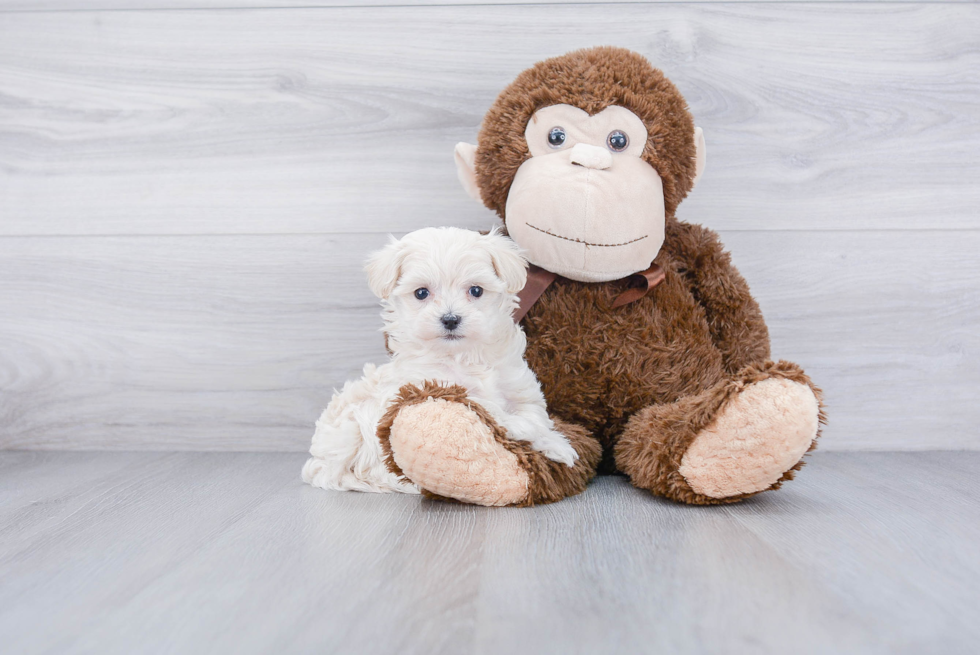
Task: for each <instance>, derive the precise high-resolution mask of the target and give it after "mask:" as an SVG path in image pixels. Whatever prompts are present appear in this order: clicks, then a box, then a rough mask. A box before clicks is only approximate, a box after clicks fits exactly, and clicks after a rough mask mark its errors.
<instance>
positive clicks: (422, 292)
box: [415, 287, 429, 300]
mask: <svg viewBox="0 0 980 655" xmlns="http://www.w3.org/2000/svg"><path fill="white" fill-rule="evenodd" d="M415 297H416V298H418V299H419V300H425V299H426V298H428V297H429V290H428V289H426V288H425V287H422V288H421V289H416V290H415Z"/></svg>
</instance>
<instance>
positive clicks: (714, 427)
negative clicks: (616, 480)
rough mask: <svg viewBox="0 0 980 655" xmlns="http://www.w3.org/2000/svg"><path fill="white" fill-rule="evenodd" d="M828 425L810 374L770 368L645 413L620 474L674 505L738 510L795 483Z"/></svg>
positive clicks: (632, 429) (626, 435)
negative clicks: (744, 503) (726, 505)
mask: <svg viewBox="0 0 980 655" xmlns="http://www.w3.org/2000/svg"><path fill="white" fill-rule="evenodd" d="M823 422H824V415H823V404H822V402H821V393H820V390H819V389H818V388H817V387H815V386H814V385H813V383H812V382H811V381H810V378H809V377H807V375H806V374H805V373H804V372H803V370H802V369H800V367H799V366H797V365H796V364H792V363H790V362H784V361H781V362H779V363H775V364H774V363H773V362H767V363H766V364H764V365H762V366H758V367H756V366H749V367H746V368H745V369H743V370H742V371H740V372H739V373H737V374H736V375H734V376H733V377H732V378H730V379H728V380H724V381H722V382H720V383H718V384H717V385H715V386H714V387H712V388H710V389H708V390H706V391H704V392H702V393H700V394H698V395H696V396H690V397H687V398H682V399H680V400H678V401H677V402H674V403H669V404H664V405H652V406H650V407H647V408H645V409H643V410H640V411H639V412H637V413H636V414H635V415H634V416H633V417H632V418H630V421H629V423H627V425H626V429H625V430H624V431H623V434H622V435H621V436H620V438H619V441H618V443H617V444H616V448H615V455H616V466H617V468H618V469H619V470H620V471H622V472H624V473H626V474H627V475H629V476H630V479H631V481H632V482H633V484H634V485H635V486H637V487H640V488H643V489H648V490H650V491H652V492H653V493H655V494H657V495H659V496H665V497H667V498H670V499H672V500H677V501H681V502H685V503H691V504H695V505H712V504H719V503H732V502H737V501H739V500H742V499H744V498H747V497H749V496H752V495H754V494H757V493H759V492H761V491H766V490H768V489H777V488H778V487H779V486H780V485H781V484H782V483H783V482H785V481H787V480H792V479H793V474H794V471H797V470H799V469H800V468H801V467H802V466H803V459H802V458H803V455H804V454H805V453H806V452H807V451H810V450H813V449H814V448H816V445H817V442H816V440H817V437H818V436H819V434H820V424H822V423H823Z"/></svg>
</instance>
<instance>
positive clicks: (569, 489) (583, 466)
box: [377, 381, 602, 507]
mask: <svg viewBox="0 0 980 655" xmlns="http://www.w3.org/2000/svg"><path fill="white" fill-rule="evenodd" d="M429 398H438V399H442V400H447V401H451V402H457V403H460V404H463V405H466V407H467V408H469V409H470V410H471V411H473V412H475V413H476V415H477V416H479V417H480V419H481V420H482V421H483V422H484V423H486V425H487V426H488V427H489V428H490V430H491V432H492V434H493V436H494V439H495V440H496V441H497V443H499V444H500V445H501V446H503V447H504V448H506V449H507V450H508V451H510V452H511V453H513V454H514V455H515V456H516V457H517V461H518V462H519V463H520V465H521V467H522V468H524V470H525V471H527V473H528V495H527V497H526V498H525V499H524V500H523V501H522V502H520V503H517V505H518V506H521V507H524V506H530V505H543V504H546V503H553V502H555V501H558V500H561V499H562V498H566V497H568V496H574V495H576V494H580V493H582V492H583V491H585V487H586V486H587V485H588V483H589V480H591V479H592V478H593V477H594V476H595V472H596V466H597V465H598V463H599V457H600V456H601V454H602V450H601V448H600V447H599V444H597V443H596V442H595V440H594V439H591V438H590V437H589V434H588V432H587V431H586V430H585V428H583V427H581V426H577V425H569V424H567V423H564V422H562V421H561V420H556V421H555V429H556V430H557V431H559V432H561V433H562V434H564V435H565V436H566V437H568V440H569V441H570V442H571V444H572V447H573V448H575V452H577V453H578V455H579V460H578V461H577V462H576V463H575V466H572V467H568V466H565V465H564V464H560V463H558V462H553V461H551V460H550V459H548V458H547V457H545V456H544V455H542V454H541V453H539V452H538V451H536V450H534V449H532V448H531V447H530V445H529V444H527V443H526V442H523V441H512V440H510V439H508V438H507V433H506V431H505V430H504V429H503V428H501V427H500V426H499V425H498V424H497V422H496V421H494V420H493V417H492V416H490V414H489V412H487V411H486V409H484V408H483V407H482V406H481V405H480V404H478V403H475V402H473V401H471V400H470V399H469V398H468V397H467V395H466V389H464V388H463V387H461V386H458V385H452V386H443V385H440V384H439V383H437V382H431V381H428V382H425V384H423V385H422V386H421V387H417V386H415V385H412V384H406V385H405V386H403V387H402V388H401V389H399V390H398V395H397V396H396V397H395V399H394V400H393V401H392V402H391V404H390V405H389V406H388V409H387V411H385V414H384V416H382V418H381V420H380V421H379V422H378V431H377V434H378V440H379V441H380V442H381V450H382V452H383V453H384V461H385V466H387V467H388V470H389V471H391V472H392V473H394V474H395V475H398V476H400V477H402V478H405V479H408V478H407V476H406V475H405V473H404V472H403V471H402V470H401V468H400V467H399V466H398V464H397V463H396V462H395V458H394V454H393V453H392V450H391V426H392V424H393V423H394V421H395V417H396V416H397V415H398V412H399V410H401V409H402V408H404V407H407V406H410V405H415V404H418V403H422V402H425V401H426V400H428V399H429ZM420 486H421V485H420ZM422 494H423V495H425V496H426V497H428V498H435V499H439V500H452V499H451V498H445V497H444V496H439V495H436V494H434V493H432V492H430V491H428V490H426V489H425V488H424V487H423V488H422Z"/></svg>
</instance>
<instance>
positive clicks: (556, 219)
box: [455, 46, 705, 282]
mask: <svg viewBox="0 0 980 655" xmlns="http://www.w3.org/2000/svg"><path fill="white" fill-rule="evenodd" d="M479 142H480V145H479V147H478V146H475V145H471V144H468V143H458V144H456V153H455V158H456V170H457V173H458V175H459V179H460V182H462V184H463V188H464V189H465V190H466V192H467V193H469V195H470V196H471V197H472V198H474V199H475V200H478V201H480V202H482V203H483V204H484V205H485V206H486V207H488V208H490V209H492V210H493V211H495V212H496V213H497V215H498V216H500V217H501V218H502V219H504V223H505V224H506V225H507V230H508V232H509V234H510V236H511V237H513V238H514V240H515V241H517V243H518V244H519V245H520V246H521V247H522V248H523V249H524V250H525V252H526V254H527V258H528V260H529V261H530V262H531V263H532V264H537V265H538V266H541V267H542V268H545V269H547V270H549V271H551V272H553V273H557V274H559V275H563V276H565V277H569V278H572V279H575V280H579V281H583V282H602V281H608V280H614V279H617V278H621V277H626V276H627V275H630V274H632V273H636V272H638V271H642V270H644V269H646V268H648V267H649V266H650V264H651V263H652V262H653V260H654V258H656V256H657V254H658V253H659V251H660V248H661V246H662V245H663V239H664V231H665V227H666V221H667V220H669V219H670V218H671V217H673V215H674V212H675V211H676V209H677V205H678V204H679V203H680V202H681V201H682V200H683V199H684V197H685V196H686V195H687V194H688V193H689V192H690V191H691V189H692V188H694V185H695V184H696V183H697V181H698V178H699V177H700V175H701V172H702V171H703V170H704V164H705V147H704V136H703V134H702V133H701V129H700V128H698V127H695V125H694V120H693V118H692V116H691V114H690V112H689V111H688V108H687V102H686V101H685V100H684V97H683V96H682V95H681V94H680V91H678V89H677V87H675V86H674V85H673V84H672V83H671V82H670V80H668V79H667V78H666V77H665V76H664V74H663V72H662V71H660V70H657V69H656V68H654V67H653V66H651V65H650V62H648V61H647V60H646V59H644V58H643V57H642V56H641V55H639V54H637V53H635V52H630V51H629V50H625V49H623V48H613V47H608V46H603V47H598V48H588V49H585V50H576V51H575V52H570V53H568V54H565V55H562V56H559V57H553V58H551V59H548V60H545V61H542V62H539V63H537V64H535V65H534V66H532V67H531V68H529V69H527V70H525V71H524V72H522V73H521V74H520V75H518V76H517V78H516V79H515V80H514V81H513V82H512V83H511V84H510V85H509V86H508V87H507V88H506V89H504V90H503V91H502V92H501V93H500V95H499V96H497V99H496V100H495V101H494V103H493V106H492V107H490V110H489V111H488V112H487V115H486V116H485V117H484V119H483V124H482V126H481V127H480V134H479Z"/></svg>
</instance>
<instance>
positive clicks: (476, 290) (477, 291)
mask: <svg viewBox="0 0 980 655" xmlns="http://www.w3.org/2000/svg"><path fill="white" fill-rule="evenodd" d="M470 295H471V296H473V297H474V298H479V297H480V296H482V295H483V287H470Z"/></svg>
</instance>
